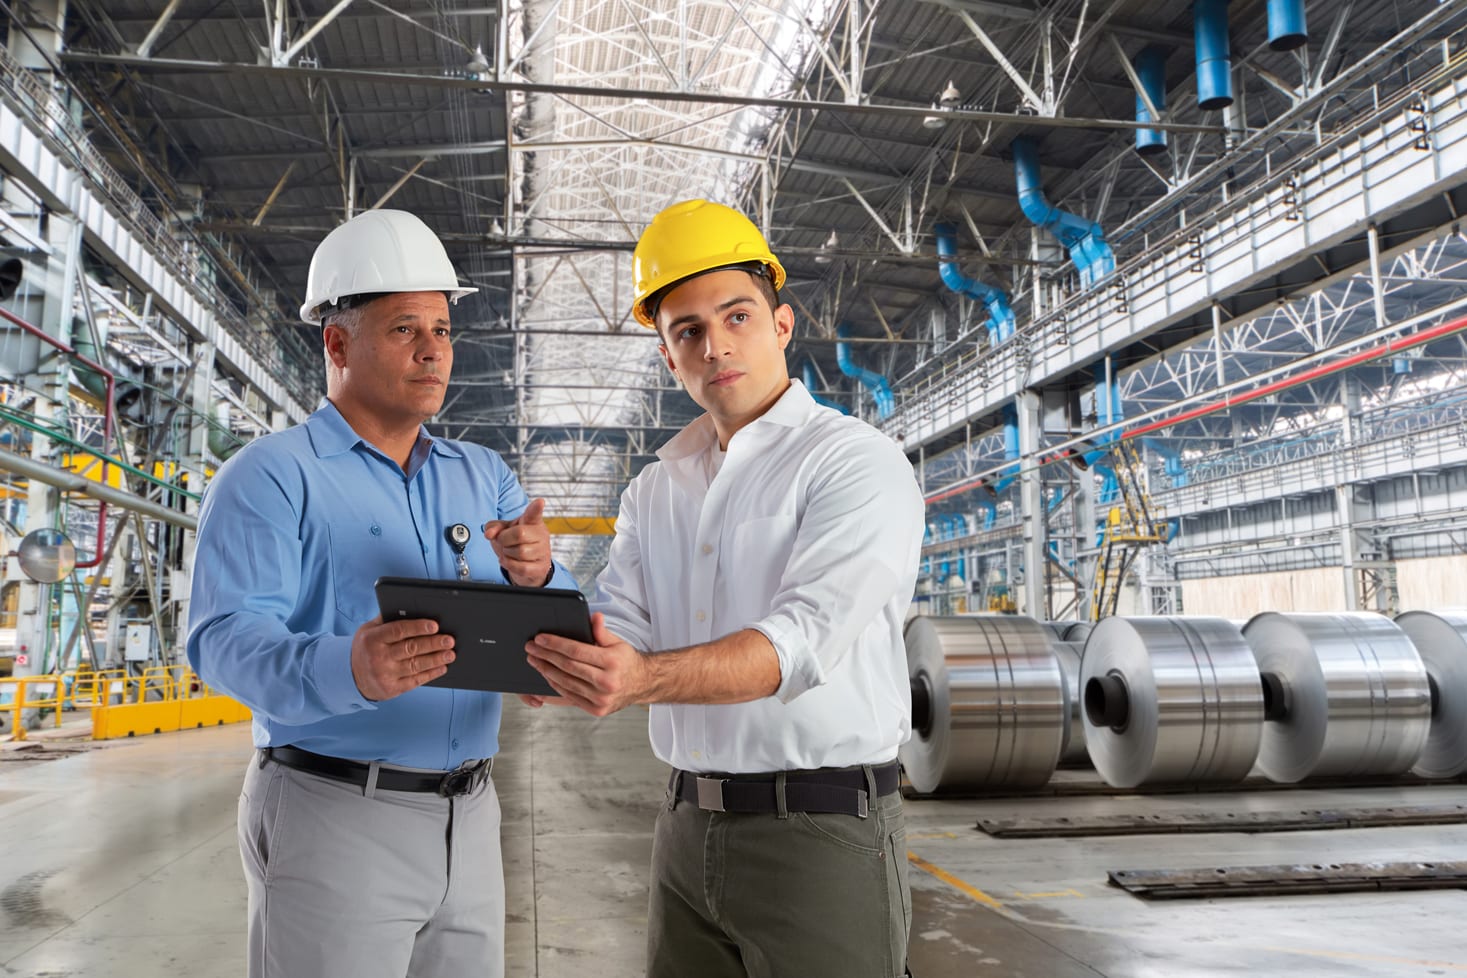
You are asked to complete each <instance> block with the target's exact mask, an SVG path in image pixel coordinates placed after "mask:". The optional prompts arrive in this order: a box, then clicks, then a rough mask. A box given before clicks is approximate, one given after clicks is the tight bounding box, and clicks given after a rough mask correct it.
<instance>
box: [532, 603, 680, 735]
mask: <svg viewBox="0 0 1467 978" xmlns="http://www.w3.org/2000/svg"><path fill="white" fill-rule="evenodd" d="M591 637H592V638H594V639H595V641H596V644H595V645H587V644H585V643H584V642H577V641H575V640H573V639H568V638H560V637H559V636H556V635H547V634H545V633H544V632H542V633H540V634H539V635H536V636H535V637H534V638H533V639H532V640H531V641H530V643H529V644H528V645H526V646H525V652H526V653H528V654H529V657H530V665H532V666H534V667H535V668H536V669H537V670H539V672H540V675H542V676H544V677H545V680H546V682H548V683H550V686H551V688H552V689H554V690H555V691H556V692H557V693H559V694H560V695H561V698H562V701H563V702H564V703H566V704H567V705H569V706H578V707H580V708H581V709H582V710H585V711H586V712H587V713H589V714H591V715H592V716H597V717H604V716H609V715H610V714H612V713H615V712H616V711H617V710H620V709H622V708H623V707H625V706H630V705H631V704H633V703H641V702H645V701H646V700H647V698H648V697H649V696H650V694H651V692H652V685H651V684H652V678H653V675H652V668H651V664H650V663H649V662H648V659H647V656H645V655H643V654H642V653H641V652H638V651H637V650H636V649H634V648H632V647H631V646H630V645H628V644H627V643H626V642H624V641H622V640H621V639H620V638H617V637H616V636H615V635H614V634H612V633H611V631H610V630H609V629H607V627H606V619H605V617H604V616H603V615H602V614H601V613H600V612H597V613H596V614H594V615H592V616H591ZM547 702H553V701H547Z"/></svg>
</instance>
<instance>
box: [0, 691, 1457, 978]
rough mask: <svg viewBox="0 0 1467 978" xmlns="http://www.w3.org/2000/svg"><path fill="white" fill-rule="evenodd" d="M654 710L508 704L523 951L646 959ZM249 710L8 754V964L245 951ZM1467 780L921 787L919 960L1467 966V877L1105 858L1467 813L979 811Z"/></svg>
mask: <svg viewBox="0 0 1467 978" xmlns="http://www.w3.org/2000/svg"><path fill="white" fill-rule="evenodd" d="M644 720H645V714H643V713H642V712H641V711H640V710H632V711H628V712H627V713H625V714H623V715H621V716H617V717H613V718H610V719H607V720H603V721H594V720H591V719H589V718H586V717H583V716H581V715H579V714H571V713H569V712H562V711H560V710H553V711H552V710H548V709H547V710H544V711H540V712H539V713H532V712H531V711H529V710H527V709H525V708H523V707H521V706H520V705H519V704H518V703H513V704H510V705H509V706H508V707H507V709H506V718H505V728H504V736H503V743H504V750H503V753H502V754H501V757H500V760H499V761H498V762H497V763H496V765H495V772H494V773H495V780H496V782H497V784H498V787H499V792H500V797H501V800H502V803H503V807H504V816H505V817H504V826H505V828H504V838H503V844H504V854H505V868H506V886H507V889H508V914H509V919H508V925H507V934H506V939H507V948H506V956H507V965H508V967H507V973H508V974H509V975H511V976H536V978H552V976H561V975H567V976H569V975H577V976H579V975H586V974H595V975H597V976H598V978H622V976H626V978H631V976H635V975H640V974H641V971H642V961H643V939H644V933H645V926H646V916H645V906H646V876H647V864H648V859H649V854H650V845H651V842H650V829H651V825H652V819H653V817H654V813H655V808H656V805H657V802H658V799H659V798H660V794H661V784H662V781H663V778H664V773H663V770H662V768H661V767H660V765H658V764H657V763H656V762H655V761H654V760H653V759H652V758H651V755H650V753H649V751H648V749H647V744H646V734H645V726H644ZM248 755H249V744H248V730H247V729H246V728H245V727H243V726H234V727H227V728H216V729H213V730H202V731H192V732H185V733H179V734H167V735H163V736H157V737H148V738H142V739H138V740H135V741H124V742H118V743H114V744H110V745H105V746H99V748H98V749H95V750H90V751H86V752H82V753H79V754H75V755H72V756H68V757H65V758H63V759H60V760H55V761H51V762H47V763H30V764H24V765H22V764H0V825H3V826H4V829H5V831H4V833H3V835H0V974H4V975H15V976H30V978H42V976H45V978H60V976H71V975H87V976H92V975H97V976H108V978H114V976H115V978H132V976H144V975H146V976H149V978H152V976H156V975H160V974H164V975H174V974H177V975H189V976H191V978H214V976H220V978H222V976H237V975H240V974H242V973H243V921H244V886H243V882H242V880H241V876H240V869H239V855H238V852H237V850H236V848H235V836H234V812H235V802H236V799H237V796H238V792H239V782H240V776H241V772H242V770H243V766H244V763H245V760H246V758H247V757H248ZM1441 803H1467V786H1464V785H1451V786H1431V787H1412V788H1384V789H1382V788H1377V789H1357V790H1353V791H1344V790H1331V791H1259V792H1249V793H1240V794H1233V795H1224V794H1217V795H1167V796H1149V797H1119V798H1113V797H1109V796H1103V795H1102V796H1083V797H1075V796H1071V797H1037V798H1025V799H1001V800H988V801H977V800H968V801H914V802H911V803H909V805H908V819H909V822H908V826H909V832H910V840H909V841H910V848H911V850H912V853H913V856H914V865H913V873H912V881H913V883H912V885H913V901H914V906H915V923H914V926H913V935H912V958H911V961H912V972H913V974H914V975H916V976H917V978H959V976H962V978H973V976H983V975H1004V976H1012V978H1023V976H1032V978H1040V976H1044V978H1069V976H1096V975H1105V976H1113V978H1142V976H1147V978H1149V976H1166V978H1186V976H1211V975H1243V974H1251V975H1261V976H1276V975H1285V974H1288V975H1291V976H1300V978H1302V976H1306V975H1320V976H1325V975H1327V976H1331V978H1333V976H1356V975H1389V976H1395V975H1450V974H1463V973H1467V936H1464V935H1463V930H1462V921H1463V920H1464V919H1467V892H1463V891H1438V892H1420V893H1378V894H1335V895H1329V896H1296V897H1289V898H1250V899H1230V900H1197V901H1173V902H1167V903H1146V902H1143V901H1141V900H1138V899H1136V898H1134V897H1131V896H1129V895H1127V894H1125V893H1124V892H1122V891H1120V890H1117V889H1114V888H1112V887H1110V886H1108V885H1107V883H1106V875H1105V874H1106V870H1109V869H1121V868H1134V869H1141V868H1167V867H1197V866H1222V865H1246V864H1262V863H1285V862H1318V861H1323V860H1330V861H1341V860H1349V861H1367V860H1404V859H1420V860H1430V859H1452V858H1459V859H1460V858H1463V857H1464V855H1467V826H1432V827H1415V828H1408V827H1393V828H1385V829H1364V830H1346V831H1329V832H1323V831H1322V832H1292V833H1280V834H1274V835H1252V836H1250V835H1243V834H1217V835H1178V836H1153V837H1109V838H1098V839H1070V840H1044V839H1036V840H1001V839H992V838H989V837H988V836H986V835H984V834H982V833H980V832H978V831H976V830H975V829H974V828H973V826H974V824H975V822H976V820H977V819H978V817H979V816H980V815H981V814H988V815H994V816H1000V815H1009V814H1047V813H1053V814H1061V813H1065V814H1068V813H1075V812H1082V811H1105V812H1116V811H1151V812H1154V811H1176V810H1197V809H1199V808H1200V809H1204V810H1206V809H1208V808H1218V807H1223V806H1226V807H1230V808H1243V807H1246V808H1248V809H1260V808H1262V809H1274V808H1277V809H1289V808H1294V807H1310V808H1313V807H1322V806H1329V805H1391V804H1441Z"/></svg>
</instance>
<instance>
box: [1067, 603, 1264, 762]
mask: <svg viewBox="0 0 1467 978" xmlns="http://www.w3.org/2000/svg"><path fill="white" fill-rule="evenodd" d="M1080 685H1081V688H1082V689H1083V690H1084V703H1085V743H1086V747H1087V749H1088V751H1089V754H1090V762H1091V763H1092V764H1094V765H1095V769H1096V770H1097V771H1099V772H1100V776H1101V777H1102V778H1104V779H1105V781H1106V783H1107V784H1110V785H1113V786H1115V787H1117V788H1134V787H1136V786H1137V785H1141V784H1150V783H1176V782H1214V783H1224V782H1232V781H1240V780H1242V779H1243V778H1244V777H1246V776H1247V774H1248V771H1249V770H1250V769H1251V768H1252V767H1253V762H1254V760H1255V758H1256V757H1257V756H1258V742H1259V735H1260V731H1261V728H1262V724H1263V691H1262V687H1261V686H1260V684H1259V679H1258V669H1257V667H1256V666H1255V665H1254V662H1253V654H1252V652H1251V651H1250V650H1249V648H1248V643H1247V642H1246V641H1244V639H1243V635H1242V632H1240V631H1239V630H1238V628H1237V626H1235V625H1233V624H1231V623H1229V622H1227V621H1225V620H1223V619H1221V618H1180V617H1178V618H1166V617H1158V618H1119V617H1117V618H1107V619H1105V620H1103V621H1101V622H1099V623H1098V624H1096V626H1095V628H1094V630H1093V631H1092V632H1091V633H1090V637H1089V639H1088V640H1087V641H1086V643H1085V656H1084V659H1083V661H1082V666H1081V670H1080Z"/></svg>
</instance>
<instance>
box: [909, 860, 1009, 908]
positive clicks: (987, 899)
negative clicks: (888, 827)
mask: <svg viewBox="0 0 1467 978" xmlns="http://www.w3.org/2000/svg"><path fill="white" fill-rule="evenodd" d="M907 859H908V861H910V862H911V864H912V865H913V866H916V867H917V868H918V869H920V870H923V871H925V872H928V873H931V874H932V875H933V876H936V877H937V878H938V879H940V880H942V881H943V882H944V883H946V884H947V885H948V886H951V887H953V888H954V889H957V890H961V891H962V892H964V893H966V894H967V895H968V896H970V897H972V898H973V899H974V900H977V901H978V902H979V903H981V904H983V905H984V906H988V907H992V908H993V909H995V910H1002V909H1003V904H1002V903H999V902H998V901H997V900H995V899H994V898H993V897H991V896H989V895H988V894H987V893H984V892H983V891H982V890H980V889H978V888H977V887H976V886H969V885H968V884H967V883H964V882H963V881H962V880H960V879H958V878H957V877H956V876H954V875H953V874H952V873H949V872H948V871H947V870H945V869H940V868H938V867H937V866H934V865H932V863H929V862H928V861H927V860H925V859H923V858H922V857H921V856H919V855H917V854H916V853H915V852H912V851H911V850H908V851H907Z"/></svg>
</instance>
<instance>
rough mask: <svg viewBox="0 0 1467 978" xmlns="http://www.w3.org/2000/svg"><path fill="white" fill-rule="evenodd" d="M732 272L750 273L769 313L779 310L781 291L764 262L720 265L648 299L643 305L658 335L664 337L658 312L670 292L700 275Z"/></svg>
mask: <svg viewBox="0 0 1467 978" xmlns="http://www.w3.org/2000/svg"><path fill="white" fill-rule="evenodd" d="M731 270H733V271H741V272H748V273H749V277H750V278H751V279H753V280H754V288H756V289H758V291H759V294H760V295H762V296H763V297H764V301H765V302H767V303H769V311H770V312H773V311H774V310H776V309H778V308H779V290H778V289H776V288H775V287H774V279H773V277H772V276H773V273H772V272H771V271H770V268H769V266H768V265H766V264H764V263H763V262H762V261H746V262H740V263H739V264H737V265H719V266H718V267H717V268H709V269H705V270H704V271H701V272H694V273H693V274H692V275H687V276H684V277H683V278H680V279H678V280H677V281H676V282H673V283H672V284H670V285H664V286H663V287H662V288H660V289H658V290H657V291H656V292H653V293H652V294H651V295H650V296H648V297H647V300H646V302H645V303H643V305H644V306H645V307H646V309H647V315H648V316H650V317H651V318H652V323H653V327H654V328H655V329H656V330H657V335H658V336H661V335H662V327H660V326H657V325H656V324H657V310H658V308H659V307H661V305H662V300H663V299H665V298H667V294H668V293H669V292H671V291H672V290H673V289H675V288H677V287H678V286H679V285H682V284H683V283H684V282H688V281H691V280H692V279H695V278H697V277H698V276H700V275H707V274H708V273H709V272H727V271H731Z"/></svg>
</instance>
